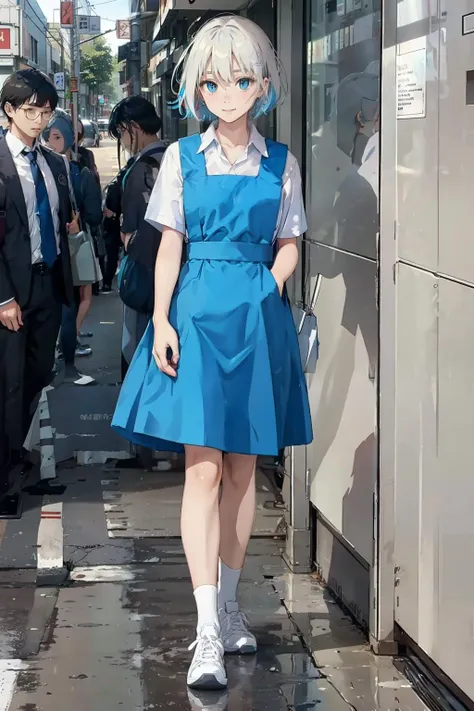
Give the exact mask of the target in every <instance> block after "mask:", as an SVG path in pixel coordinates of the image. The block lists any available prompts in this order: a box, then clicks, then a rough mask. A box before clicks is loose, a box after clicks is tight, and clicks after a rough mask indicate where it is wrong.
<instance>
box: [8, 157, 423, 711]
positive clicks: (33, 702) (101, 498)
mask: <svg viewBox="0 0 474 711" xmlns="http://www.w3.org/2000/svg"><path fill="white" fill-rule="evenodd" d="M114 149H115V146H114V145H113V144H111V145H105V147H104V148H101V149H99V150H98V151H97V152H96V155H97V160H98V163H99V169H100V170H102V172H103V173H104V174H105V173H107V177H111V174H112V173H113V158H112V156H113V150H114ZM109 173H110V176H109ZM120 322H121V309H120V303H119V301H118V298H117V295H116V294H112V295H109V296H100V297H98V298H96V299H95V300H94V307H93V312H92V314H91V316H90V318H89V320H88V323H87V328H88V329H89V328H90V329H91V331H93V332H94V337H93V340H92V341H91V345H93V347H94V355H93V356H92V358H90V359H88V360H87V361H86V362H84V363H83V364H82V363H81V366H83V367H82V369H83V371H84V372H87V373H90V374H92V375H94V377H96V378H97V379H98V381H99V385H98V386H96V387H94V388H91V389H89V388H87V389H85V390H82V391H81V394H80V395H79V393H78V391H77V390H75V389H74V388H69V389H66V388H67V386H60V387H58V388H57V390H56V391H55V392H54V391H53V394H50V398H49V399H50V405H51V410H52V412H51V418H52V420H54V423H53V429H54V430H55V434H56V439H57V462H58V464H57V473H58V478H59V480H60V481H61V483H64V484H65V485H67V489H66V492H65V493H64V495H63V496H62V497H57V498H55V499H49V498H44V499H42V498H41V497H33V496H25V500H24V514H23V518H22V519H21V521H8V523H6V522H4V521H0V711H63V710H64V708H65V707H66V708H67V709H68V710H70V711H99V709H100V711H118V710H119V709H124V710H126V711H148V710H151V709H154V710H160V709H172V710H173V711H202V710H207V711H309V710H310V709H321V711H349V710H350V709H352V710H354V709H355V710H356V711H379V710H380V711H424V710H425V708H426V707H425V706H424V704H423V703H422V702H421V701H420V700H419V699H418V697H417V696H416V695H415V693H414V691H413V690H412V688H411V686H410V684H409V683H408V681H407V680H406V679H405V678H404V677H403V676H402V675H401V674H400V673H399V672H398V671H397V669H396V667H395V666H394V664H393V661H392V660H391V659H387V658H385V659H384V658H376V657H374V655H373V654H372V653H371V652H370V650H369V648H368V645H367V642H366V639H365V637H364V636H363V635H362V633H361V632H360V631H359V630H358V628H357V627H356V626H355V625H354V624H353V622H352V620H351V619H350V618H349V617H348V616H346V615H345V614H344V613H343V612H342V611H341V609H340V608H339V607H338V605H337V604H336V603H335V601H334V600H333V598H332V597H331V596H329V595H328V594H327V593H326V591H325V590H324V588H323V587H322V586H321V585H320V584H319V583H318V581H317V580H316V578H314V577H312V576H306V575H303V576H295V575H292V574H291V573H290V572H289V571H288V569H287V568H286V566H285V564H284V562H283V559H282V556H281V548H283V547H284V510H283V509H282V508H281V505H280V503H279V502H278V497H277V496H276V495H275V494H276V492H275V487H274V482H273V481H272V479H271V476H268V475H264V474H263V472H261V473H260V474H259V478H258V514H257V521H256V535H257V537H254V538H253V539H252V541H251V544H250V549H249V555H248V559H247V562H246V566H245V569H244V574H243V579H242V584H241V587H240V602H241V605H242V607H243V608H244V610H245V611H246V612H247V613H248V616H249V618H250V621H251V625H252V627H253V629H254V631H255V632H256V635H257V639H258V643H259V651H258V653H257V655H256V656H255V657H251V658H237V657H231V658H229V659H228V660H227V670H228V677H229V689H228V691H227V692H225V693H222V694H220V693H209V692H208V693H203V694H198V693H197V692H190V691H188V689H187V687H186V673H187V669H188V665H189V662H190V659H191V655H192V652H189V651H188V646H189V645H190V644H191V642H192V641H193V640H194V632H195V630H194V625H195V608H194V599H193V596H192V589H191V585H190V581H189V576H188V571H187V567H186V563H185V558H184V554H183V550H182V547H181V542H180V540H179V529H178V513H179V503H180V497H181V490H182V485H183V475H182V464H181V463H180V462H179V461H177V462H176V461H175V462H173V468H172V469H171V470H169V471H165V470H163V469H161V470H160V469H159V468H158V470H157V471H154V472H143V471H139V470H134V469H130V468H128V467H127V465H126V460H123V461H122V460H121V459H118V460H115V461H114V457H113V456H111V455H112V454H115V455H117V451H116V450H117V448H118V449H119V450H122V451H121V452H120V453H119V454H121V455H122V456H124V457H127V456H128V454H127V452H126V450H127V447H126V445H125V444H124V443H123V442H119V443H117V440H115V439H114V438H113V437H112V438H110V436H109V428H108V426H107V423H108V417H109V415H110V408H111V407H113V399H114V394H115V393H116V392H118V386H117V382H118V380H119V365H120ZM74 393H76V394H74ZM87 393H89V394H87ZM64 403H66V405H71V406H72V408H71V412H70V413H69V414H68V416H67V417H65V416H64V412H65V410H64V408H65V406H66V405H65V404H64ZM111 403H112V404H111ZM99 416H100V418H101V419H100V422H99V419H98V417H99ZM94 418H95V419H94ZM88 428H89V429H88ZM94 428H95V429H94ZM106 460H109V461H108V462H107V463H106ZM84 462H89V465H87V466H83V465H81V464H84Z"/></svg>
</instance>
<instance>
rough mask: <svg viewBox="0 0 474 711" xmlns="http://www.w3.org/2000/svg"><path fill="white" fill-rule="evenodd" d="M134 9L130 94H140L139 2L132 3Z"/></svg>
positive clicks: (131, 21)
mask: <svg viewBox="0 0 474 711" xmlns="http://www.w3.org/2000/svg"><path fill="white" fill-rule="evenodd" d="M133 4H134V6H135V11H134V12H132V17H131V20H130V58H129V60H128V61H129V67H130V79H131V83H132V94H136V95H139V94H141V74H142V51H141V49H142V42H141V40H142V30H141V15H140V6H139V3H138V2H136V0H135V2H134V3H133Z"/></svg>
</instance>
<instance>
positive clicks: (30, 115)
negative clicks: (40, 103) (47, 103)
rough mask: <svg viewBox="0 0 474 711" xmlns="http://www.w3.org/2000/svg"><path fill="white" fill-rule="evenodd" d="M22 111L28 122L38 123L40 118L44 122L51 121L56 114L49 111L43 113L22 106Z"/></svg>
mask: <svg viewBox="0 0 474 711" xmlns="http://www.w3.org/2000/svg"><path fill="white" fill-rule="evenodd" d="M20 109H21V110H22V111H23V112H24V114H25V116H26V118H27V119H28V121H36V120H37V119H38V118H40V116H41V119H42V120H43V121H49V119H50V118H51V116H52V115H53V113H54V111H48V109H46V111H41V110H40V109H24V108H23V107H22V106H20Z"/></svg>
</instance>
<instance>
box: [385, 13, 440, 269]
mask: <svg viewBox="0 0 474 711" xmlns="http://www.w3.org/2000/svg"><path fill="white" fill-rule="evenodd" d="M408 2H409V0H404V3H403V4H404V5H405V6H407V5H408ZM403 4H402V7H403ZM411 5H412V6H413V5H414V3H413V2H411ZM407 9H408V8H406V9H405V15H403V13H402V14H401V16H400V13H399V22H400V21H403V22H405V21H406V20H408V19H409V15H408V14H407ZM411 19H412V22H411V23H410V24H407V25H404V26H403V27H401V28H400V27H399V29H398V33H397V34H398V36H397V55H398V56H397V61H398V66H399V71H400V72H401V71H402V63H404V64H405V66H406V67H407V70H408V71H409V70H410V69H412V68H414V67H416V63H417V62H419V61H423V57H424V58H425V59H424V61H425V67H426V83H424V82H423V81H422V77H419V79H420V88H422V87H423V85H424V90H425V95H426V102H425V114H426V115H425V116H424V117H419V116H416V117H414V118H409V116H411V115H412V113H413V114H416V110H417V107H413V109H412V110H410V109H409V110H408V111H407V114H406V115H407V118H403V119H400V120H399V121H398V122H397V152H398V155H397V194H398V204H397V217H396V219H397V224H396V233H397V235H396V236H397V242H398V254H399V258H400V259H403V260H406V261H408V262H412V263H414V264H420V265H423V266H424V267H426V268H427V269H431V270H433V271H436V270H437V268H438V210H437V201H438V162H439V155H438V153H439V149H438V130H439V119H438V102H439V85H438V71H439V42H440V39H439V38H440V32H439V30H438V29H437V28H436V29H435V30H434V31H432V32H431V31H430V27H429V26H427V24H426V23H425V22H424V20H426V19H427V17H426V12H425V10H424V8H423V7H420V8H419V10H418V12H415V13H413V15H412V16H411ZM427 32H428V34H426V33H427ZM387 237H388V235H387Z"/></svg>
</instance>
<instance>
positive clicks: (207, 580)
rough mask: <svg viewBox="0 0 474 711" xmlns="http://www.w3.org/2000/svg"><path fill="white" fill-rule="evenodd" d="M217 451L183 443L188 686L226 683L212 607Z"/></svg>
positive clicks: (216, 540) (216, 551)
mask: <svg viewBox="0 0 474 711" xmlns="http://www.w3.org/2000/svg"><path fill="white" fill-rule="evenodd" d="M221 477H222V452H219V451H218V450H216V449H210V448H207V447H186V484H185V487H184V495H183V506H182V510H181V537H182V541H183V546H184V551H185V553H186V558H187V561H188V565H189V570H190V573H191V579H192V582H193V588H194V598H195V600H196V606H197V613H198V620H197V638H196V641H195V642H194V644H193V645H192V647H194V648H195V652H194V656H193V661H192V662H191V666H190V667H189V672H188V685H189V686H190V687H191V688H197V689H199V688H206V689H223V688H225V687H226V686H227V675H226V672H225V667H224V646H223V643H222V641H221V639H220V630H219V627H220V625H219V616H218V610H217V566H218V557H219V486H220V482H221Z"/></svg>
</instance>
